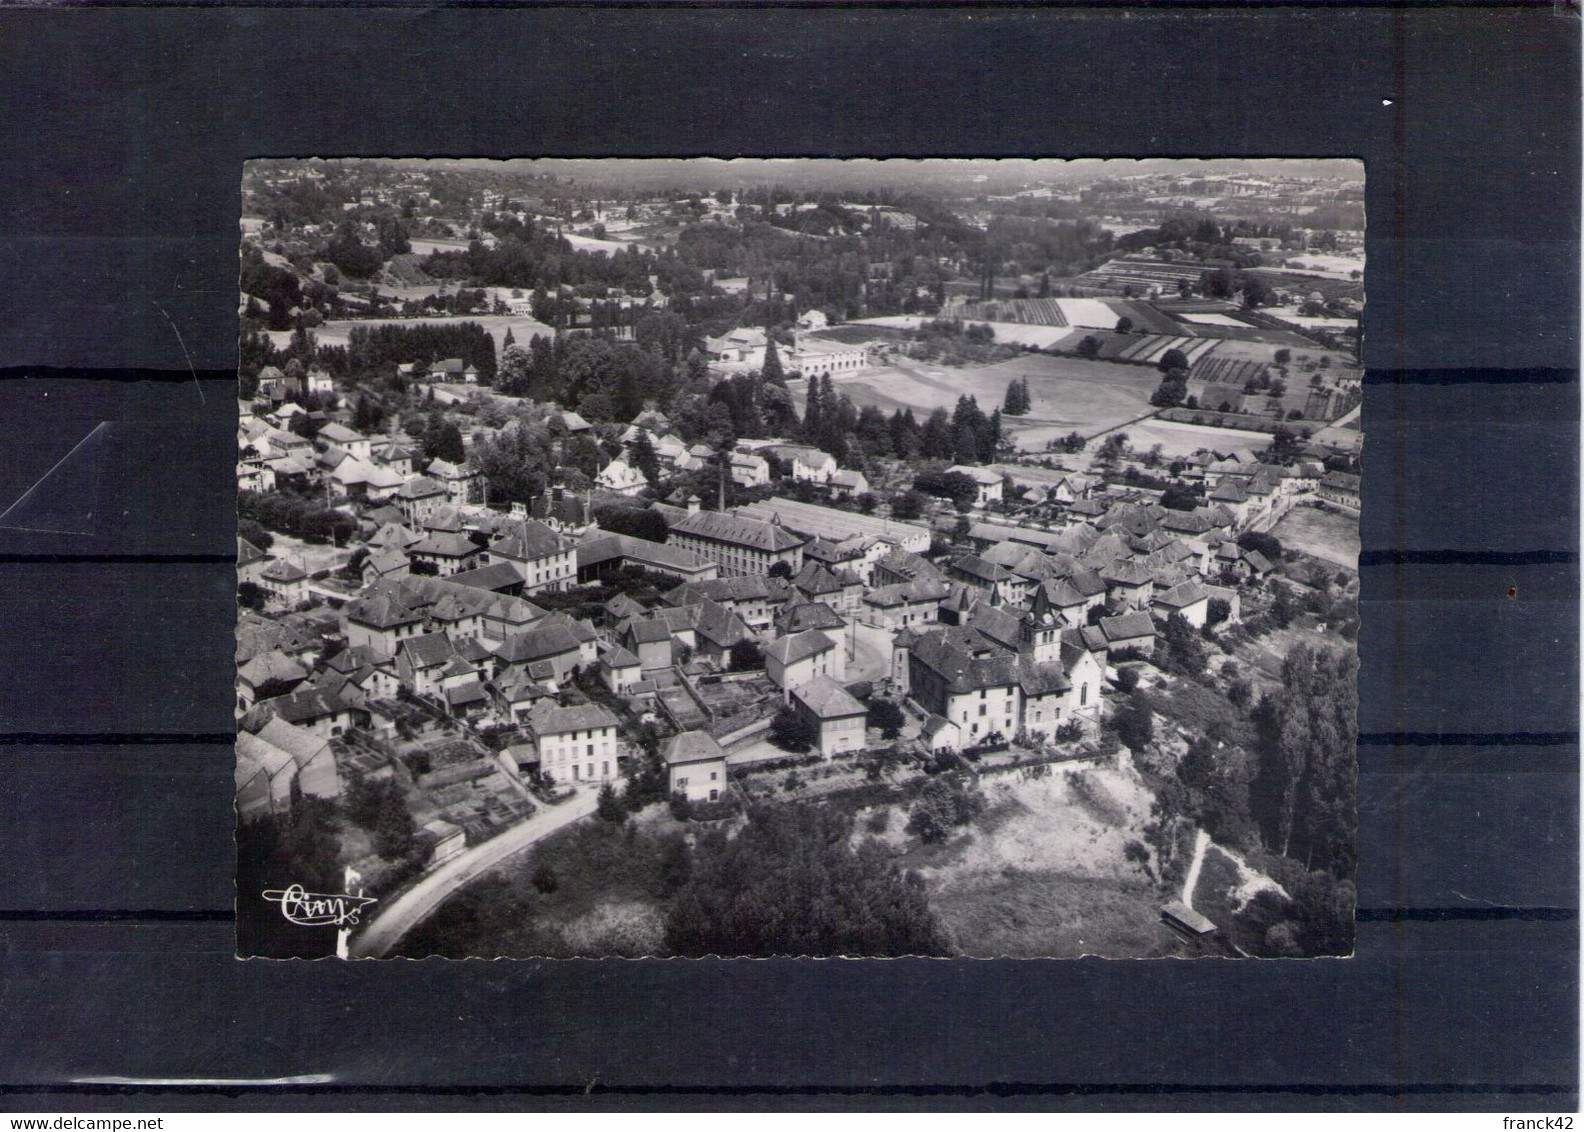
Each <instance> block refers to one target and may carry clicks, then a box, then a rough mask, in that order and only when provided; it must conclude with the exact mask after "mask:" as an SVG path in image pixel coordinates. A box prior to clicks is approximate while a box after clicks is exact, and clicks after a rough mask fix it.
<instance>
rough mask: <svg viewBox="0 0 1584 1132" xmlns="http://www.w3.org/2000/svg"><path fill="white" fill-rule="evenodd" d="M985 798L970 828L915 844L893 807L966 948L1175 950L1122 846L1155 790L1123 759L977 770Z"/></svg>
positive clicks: (1153, 898) (890, 838)
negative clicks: (1021, 771)
mask: <svg viewBox="0 0 1584 1132" xmlns="http://www.w3.org/2000/svg"><path fill="white" fill-rule="evenodd" d="M983 789H984V792H985V796H986V802H987V807H986V809H985V812H984V813H983V814H981V815H980V817H979V818H978V819H976V820H975V822H974V823H973V825H972V826H971V827H970V828H969V830H968V831H967V832H964V833H961V834H959V835H957V836H956V837H954V838H952V839H950V840H948V841H946V842H945V843H943V844H941V845H921V844H919V843H918V842H916V841H914V840H913V839H911V838H909V837H908V835H907V834H906V833H905V832H904V827H905V826H906V823H907V817H906V815H905V814H903V813H896V814H893V815H892V817H891V820H890V823H889V826H888V830H887V833H886V836H885V840H886V841H887V842H889V843H891V844H893V845H895V846H898V847H905V849H904V851H903V853H902V856H901V858H900V859H899V860H898V862H897V863H898V864H899V865H900V866H901V867H903V868H907V869H917V870H918V872H919V874H920V875H921V876H922V877H923V878H924V882H925V885H926V886H927V888H928V891H929V899H930V907H931V908H933V909H934V910H935V913H936V915H937V916H939V917H940V919H941V923H942V926H943V927H944V928H945V929H946V931H947V933H948V935H949V937H950V938H951V939H952V941H953V943H954V944H955V946H956V947H957V948H958V949H960V950H961V952H962V953H963V954H965V955H972V956H980V957H990V956H1003V955H1004V956H1017V957H1034V956H1078V955H1116V956H1122V955H1127V956H1155V955H1171V954H1174V953H1177V952H1178V951H1179V946H1178V941H1177V939H1176V937H1175V936H1173V934H1172V933H1171V931H1170V930H1169V929H1168V928H1167V927H1166V926H1165V925H1164V924H1163V923H1161V919H1160V905H1161V903H1162V902H1163V900H1164V899H1165V898H1164V897H1163V896H1162V895H1161V894H1160V893H1159V891H1158V890H1157V888H1156V886H1155V884H1154V882H1153V881H1152V880H1151V878H1150V877H1148V876H1147V875H1146V874H1145V873H1144V872H1143V871H1142V870H1141V869H1140V868H1139V866H1137V865H1135V864H1133V863H1131V862H1129V861H1128V860H1127V859H1126V857H1125V856H1124V854H1123V847H1124V846H1125V845H1126V844H1127V843H1128V842H1129V841H1134V840H1140V839H1141V838H1142V830H1143V826H1144V824H1145V822H1147V821H1148V819H1149V811H1150V803H1151V802H1152V800H1153V799H1152V797H1151V795H1150V792H1149V791H1148V790H1147V789H1146V788H1145V786H1144V784H1143V782H1142V781H1141V780H1140V779H1139V777H1138V776H1137V774H1136V773H1135V772H1134V771H1133V770H1132V769H1131V768H1128V769H1116V768H1110V767H1099V766H1084V767H1067V768H1062V769H1058V770H1054V771H1053V772H1052V773H1051V774H1050V775H1049V776H1048V777H1046V778H1042V779H1032V780H1029V781H1023V780H1022V779H1021V778H1019V777H1018V776H1015V775H1010V776H1005V777H998V778H992V779H986V780H984V786H983Z"/></svg>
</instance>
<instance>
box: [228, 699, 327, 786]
mask: <svg viewBox="0 0 1584 1132" xmlns="http://www.w3.org/2000/svg"><path fill="white" fill-rule="evenodd" d="M243 734H246V732H244V733H243ZM256 738H257V739H258V740H259V741H261V742H264V743H268V744H269V745H270V746H272V747H274V748H275V749H276V750H280V751H285V752H286V753H287V754H288V755H290V756H291V758H292V761H293V762H294V763H295V764H296V766H297V772H296V778H297V789H298V790H299V791H301V792H302V793H304V794H307V795H309V796H311V797H314V798H339V797H340V796H341V774H340V771H338V770H337V769H336V761H335V756H334V754H332V753H331V751H330V743H329V741H328V740H327V739H325V738H324V737H323V736H321V735H316V734H314V733H313V732H311V731H306V730H304V729H303V728H301V727H294V726H292V725H291V724H290V723H287V722H286V721H285V720H284V719H279V718H276V719H271V720H268V721H267V722H266V723H265V724H264V726H263V727H261V728H260V729H259V731H258V734H257V736H256ZM237 739H238V741H239V742H240V740H241V735H238V736H237Z"/></svg>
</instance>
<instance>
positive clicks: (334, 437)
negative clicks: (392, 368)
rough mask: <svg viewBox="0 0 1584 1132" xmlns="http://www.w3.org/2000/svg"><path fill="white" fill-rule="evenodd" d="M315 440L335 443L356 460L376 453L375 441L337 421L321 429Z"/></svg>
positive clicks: (328, 443)
mask: <svg viewBox="0 0 1584 1132" xmlns="http://www.w3.org/2000/svg"><path fill="white" fill-rule="evenodd" d="M327 376H328V375H327ZM314 440H315V441H316V442H317V443H318V444H321V445H323V446H325V447H327V448H328V447H330V446H331V445H334V446H335V447H337V448H339V449H341V450H342V451H344V452H345V453H346V454H347V455H349V456H351V457H352V458H353V459H356V460H368V459H370V458H371V457H372V456H373V455H374V442H373V441H371V440H370V439H369V438H368V437H366V436H364V435H363V434H362V433H361V432H358V431H356V430H355V429H350V428H348V427H347V426H346V425H344V424H337V423H336V422H335V421H331V422H330V423H329V424H327V425H325V426H324V427H323V428H322V429H320V430H319V433H318V435H317V436H315V437H314Z"/></svg>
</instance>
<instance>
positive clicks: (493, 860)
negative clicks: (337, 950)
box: [348, 785, 598, 959]
mask: <svg viewBox="0 0 1584 1132" xmlns="http://www.w3.org/2000/svg"><path fill="white" fill-rule="evenodd" d="M597 800H598V791H597V789H596V788H595V787H594V786H592V785H589V786H585V787H582V788H580V789H579V790H578V792H577V795H576V796H575V797H572V798H568V799H567V800H566V801H565V802H562V803H561V804H560V805H557V806H541V807H540V808H539V809H538V810H537V811H535V812H534V813H533V814H532V815H531V816H530V817H529V818H528V819H527V820H525V821H523V822H522V823H521V824H519V825H514V826H512V827H511V828H510V829H508V830H507V831H506V832H505V833H502V834H500V835H499V836H496V837H492V838H490V840H488V841H486V842H484V843H483V844H482V845H475V846H474V847H473V848H471V849H468V850H465V851H464V852H462V853H460V854H458V855H457V856H455V857H452V858H451V859H450V860H449V861H447V862H446V863H445V864H443V865H441V866H440V867H439V868H437V869H435V871H434V872H432V873H430V874H428V875H427V876H425V877H424V878H423V879H422V880H420V881H419V882H418V883H417V884H415V885H413V886H412V887H411V888H409V889H408V890H407V891H406V892H404V893H402V894H401V895H400V896H399V897H397V898H396V899H395V900H394V901H392V902H391V903H390V904H388V905H385V907H384V909H383V910H382V911H381V912H380V913H379V915H377V916H375V917H374V918H373V919H372V920H370V921H369V923H368V926H367V927H365V928H364V929H363V930H362V931H361V932H359V933H358V937H357V938H356V939H354V940H353V941H352V944H351V947H350V949H349V951H348V955H349V957H350V958H352V959H381V958H384V956H385V955H386V954H387V953H389V951H390V949H391V948H393V947H395V946H396V944H397V942H398V941H400V939H401V938H402V936H404V935H406V934H407V933H408V932H410V931H412V929H413V928H415V927H416V926H417V925H418V924H419V922H420V921H422V920H423V918H424V917H425V916H427V915H429V913H431V912H433V911H434V910H435V909H436V908H438V907H439V906H440V905H441V904H442V903H443V902H444V901H445V900H446V899H447V898H448V897H450V896H451V895H453V894H454V893H455V892H456V891H457V889H459V888H461V887H462V886H463V885H465V884H467V883H468V881H470V880H473V879H475V878H477V877H479V876H481V875H482V874H484V873H487V872H489V870H490V869H492V868H494V867H495V866H496V865H498V864H500V863H501V862H502V861H504V860H505V859H506V858H507V857H510V856H512V855H513V854H516V853H520V852H522V851H523V850H524V849H527V848H528V847H529V846H531V845H532V844H533V843H534V842H536V841H538V840H539V839H540V838H541V837H548V836H549V835H550V834H552V833H555V832H556V831H557V830H561V829H565V828H566V827H567V826H569V825H571V824H572V823H573V822H575V821H578V820H580V819H582V818H586V817H588V816H590V815H591V814H593V813H594V806H595V803H596V802H597Z"/></svg>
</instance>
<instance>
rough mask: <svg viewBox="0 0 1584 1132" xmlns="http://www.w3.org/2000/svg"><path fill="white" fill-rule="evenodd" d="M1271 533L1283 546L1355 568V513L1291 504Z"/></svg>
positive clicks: (1356, 542) (1356, 528) (1357, 523)
mask: <svg viewBox="0 0 1584 1132" xmlns="http://www.w3.org/2000/svg"><path fill="white" fill-rule="evenodd" d="M1271 534H1273V535H1275V536H1276V537H1277V538H1279V539H1281V543H1282V545H1283V546H1284V547H1288V548H1290V549H1292V550H1301V551H1303V552H1304V553H1305V554H1312V555H1314V557H1316V558H1319V559H1322V560H1324V561H1326V562H1330V563H1333V564H1335V565H1337V566H1346V567H1347V568H1348V569H1349V570H1357V569H1358V556H1359V521H1358V517H1357V516H1356V515H1341V514H1334V513H1329V512H1326V511H1322V510H1320V508H1318V507H1294V508H1293V509H1292V510H1291V511H1289V512H1287V514H1286V515H1285V516H1284V517H1283V518H1282V521H1281V522H1279V523H1277V524H1276V527H1275V529H1274V530H1272V531H1271Z"/></svg>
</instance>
